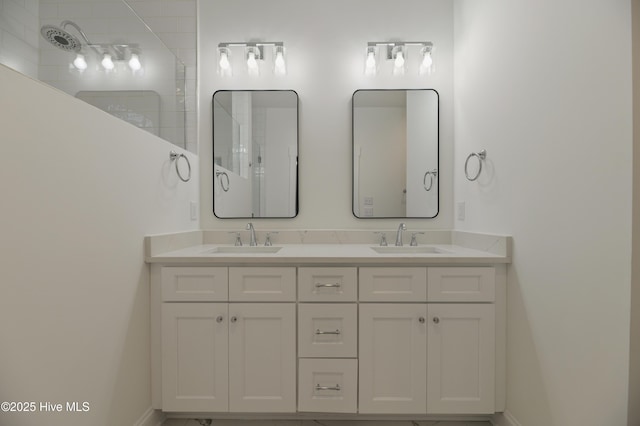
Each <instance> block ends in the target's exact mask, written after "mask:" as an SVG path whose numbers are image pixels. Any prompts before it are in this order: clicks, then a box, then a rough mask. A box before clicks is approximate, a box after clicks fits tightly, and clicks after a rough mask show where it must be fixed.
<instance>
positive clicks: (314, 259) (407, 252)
mask: <svg viewBox="0 0 640 426" xmlns="http://www.w3.org/2000/svg"><path fill="white" fill-rule="evenodd" d="M377 247H379V246H376V245H371V244H282V245H277V244H274V246H273V248H271V249H270V248H266V247H263V246H258V247H256V248H255V250H260V252H251V250H253V249H254V248H252V247H247V246H243V247H240V248H235V247H234V246H232V245H222V244H200V245H194V246H190V247H186V248H183V249H180V250H175V251H168V252H165V253H158V254H155V255H152V256H147V258H146V261H147V262H148V263H161V264H179V265H205V264H209V265H218V264H220V265H223V264H224V265H235V264H239V265H246V264H252V265H285V264H288V265H292V264H295V265H305V264H313V265H317V264H330V265H336V264H344V265H361V264H367V265H399V264H402V265H431V264H473V265H476V264H497V263H510V262H511V259H510V257H509V256H504V255H500V254H494V253H491V252H488V251H482V250H476V249H471V248H467V247H462V246H458V245H452V244H428V245H422V244H421V245H419V246H418V247H410V246H407V245H405V246H403V247H399V248H396V247H394V246H391V245H390V246H388V247H387V248H383V250H388V251H390V253H378V252H376V251H375V249H376V248H377ZM278 248H279V249H278ZM276 249H278V250H277V252H275V253H270V252H265V251H264V250H276Z"/></svg>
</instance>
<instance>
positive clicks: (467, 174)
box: [464, 149, 487, 182]
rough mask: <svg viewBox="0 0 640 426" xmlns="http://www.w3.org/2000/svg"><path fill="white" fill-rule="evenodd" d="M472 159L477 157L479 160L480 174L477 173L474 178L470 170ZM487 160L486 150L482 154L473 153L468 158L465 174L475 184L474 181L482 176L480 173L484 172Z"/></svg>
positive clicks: (465, 163)
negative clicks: (483, 168)
mask: <svg viewBox="0 0 640 426" xmlns="http://www.w3.org/2000/svg"><path fill="white" fill-rule="evenodd" d="M471 157H476V158H477V159H478V173H476V175H475V176H473V177H471V176H469V170H468V167H469V160H470V159H471ZM485 158H487V151H486V150H484V149H483V150H482V151H480V152H472V153H471V154H469V156H468V157H467V161H465V162H464V174H465V175H466V176H467V179H468V180H470V181H472V182H473V181H474V180H476V179H478V176H480V172H481V171H482V162H483V161H484V159H485Z"/></svg>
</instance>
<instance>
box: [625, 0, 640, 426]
mask: <svg viewBox="0 0 640 426" xmlns="http://www.w3.org/2000/svg"><path fill="white" fill-rule="evenodd" d="M631 13H632V18H631V19H632V24H631V25H632V33H633V41H632V44H633V217H634V218H638V217H640V0H633V1H632V2H631ZM632 238H633V240H632V244H633V245H632V265H633V266H632V270H631V330H630V333H629V336H630V351H629V363H630V365H629V399H628V402H629V418H628V422H627V424H628V425H629V426H632V425H637V424H640V404H638V401H640V220H637V219H636V220H634V221H633V232H632Z"/></svg>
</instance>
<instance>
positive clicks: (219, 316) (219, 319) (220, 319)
mask: <svg viewBox="0 0 640 426" xmlns="http://www.w3.org/2000/svg"><path fill="white" fill-rule="evenodd" d="M223 319H224V318H222V315H218V317H217V318H216V322H222V320H223Z"/></svg>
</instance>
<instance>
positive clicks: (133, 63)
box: [129, 53, 142, 72]
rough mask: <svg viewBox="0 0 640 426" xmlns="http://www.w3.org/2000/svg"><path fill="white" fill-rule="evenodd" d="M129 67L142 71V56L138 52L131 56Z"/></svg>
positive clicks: (134, 70)
mask: <svg viewBox="0 0 640 426" xmlns="http://www.w3.org/2000/svg"><path fill="white" fill-rule="evenodd" d="M129 68H131V71H133V72H136V71H140V69H141V68H142V64H141V63H140V57H139V56H138V54H137V53H132V54H131V57H130V58H129Z"/></svg>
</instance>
